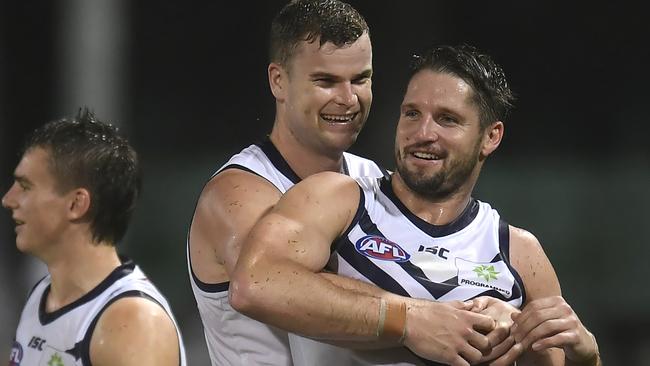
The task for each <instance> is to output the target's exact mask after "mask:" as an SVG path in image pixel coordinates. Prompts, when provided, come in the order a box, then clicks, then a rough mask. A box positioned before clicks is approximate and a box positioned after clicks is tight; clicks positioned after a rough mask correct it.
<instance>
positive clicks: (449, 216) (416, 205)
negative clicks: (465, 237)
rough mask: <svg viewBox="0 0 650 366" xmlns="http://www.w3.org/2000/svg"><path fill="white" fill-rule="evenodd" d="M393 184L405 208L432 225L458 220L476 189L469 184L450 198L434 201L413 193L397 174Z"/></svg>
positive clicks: (394, 175) (393, 178)
mask: <svg viewBox="0 0 650 366" xmlns="http://www.w3.org/2000/svg"><path fill="white" fill-rule="evenodd" d="M391 184H392V187H393V191H394V192H395V195H396V196H397V198H399V200H400V201H401V202H402V203H403V204H404V206H406V207H407V208H408V209H409V211H411V212H412V213H413V214H415V215H416V216H418V217H419V218H421V219H422V220H424V221H426V222H428V223H429V224H432V225H447V224H449V223H451V222H453V221H454V220H456V219H457V218H458V217H459V216H460V215H461V214H462V213H463V211H464V210H465V208H466V207H467V205H468V204H469V201H470V198H471V194H472V189H473V188H474V182H468V184H465V185H463V186H462V187H460V188H459V189H458V190H457V191H456V192H454V193H452V194H450V195H449V196H447V197H444V198H440V199H436V200H434V199H431V198H427V197H424V196H422V195H420V194H418V193H416V192H413V191H412V190H411V189H410V188H409V187H408V186H407V185H406V183H404V181H403V180H402V177H401V176H400V175H399V173H397V172H396V173H394V174H393V176H392V179H391Z"/></svg>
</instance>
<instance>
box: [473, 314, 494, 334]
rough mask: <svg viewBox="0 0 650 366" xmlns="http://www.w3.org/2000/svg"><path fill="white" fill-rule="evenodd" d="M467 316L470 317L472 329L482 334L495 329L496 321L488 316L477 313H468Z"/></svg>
mask: <svg viewBox="0 0 650 366" xmlns="http://www.w3.org/2000/svg"><path fill="white" fill-rule="evenodd" d="M468 315H469V316H470V321H471V322H472V324H473V328H474V329H475V330H478V331H480V332H481V333H483V334H487V333H489V332H491V331H492V330H493V329H494V328H495V327H496V321H495V320H494V319H492V317H490V316H487V315H483V314H478V313H468Z"/></svg>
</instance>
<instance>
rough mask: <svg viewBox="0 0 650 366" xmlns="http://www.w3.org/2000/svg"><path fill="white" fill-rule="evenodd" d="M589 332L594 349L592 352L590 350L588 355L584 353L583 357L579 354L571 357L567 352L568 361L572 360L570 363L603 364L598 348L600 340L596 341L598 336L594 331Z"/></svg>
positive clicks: (582, 364) (579, 365)
mask: <svg viewBox="0 0 650 366" xmlns="http://www.w3.org/2000/svg"><path fill="white" fill-rule="evenodd" d="M587 334H588V335H589V337H590V338H591V342H592V344H593V349H592V350H591V352H588V353H587V354H586V355H582V357H580V356H578V355H572V356H573V357H571V358H569V357H568V355H566V352H565V357H566V358H567V360H568V361H570V362H571V363H570V365H575V366H602V360H601V359H600V351H599V349H598V342H596V337H595V336H594V334H593V333H591V332H589V331H587Z"/></svg>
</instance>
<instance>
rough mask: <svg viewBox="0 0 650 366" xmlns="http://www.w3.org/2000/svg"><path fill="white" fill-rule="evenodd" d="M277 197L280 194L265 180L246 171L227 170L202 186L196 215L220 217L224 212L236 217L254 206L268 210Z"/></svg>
mask: <svg viewBox="0 0 650 366" xmlns="http://www.w3.org/2000/svg"><path fill="white" fill-rule="evenodd" d="M280 196H281V193H280V191H279V190H278V189H277V188H276V187H275V186H274V185H273V184H271V183H270V182H269V181H268V180H266V179H264V178H262V177H260V176H258V175H256V174H254V173H251V172H248V171H245V170H241V169H227V170H225V171H223V172H220V173H219V174H217V175H216V176H215V177H214V178H212V179H211V180H210V181H209V182H208V183H207V184H206V185H205V187H204V188H203V191H202V192H201V196H200V197H199V202H198V206H197V214H207V215H216V216H220V215H222V214H223V213H224V212H226V213H237V212H238V211H242V210H246V209H247V208H253V207H254V206H253V204H254V203H256V202H258V203H260V204H261V205H264V204H265V203H266V206H270V205H272V204H273V203H275V202H277V200H278V199H279V197H280ZM260 200H261V202H260Z"/></svg>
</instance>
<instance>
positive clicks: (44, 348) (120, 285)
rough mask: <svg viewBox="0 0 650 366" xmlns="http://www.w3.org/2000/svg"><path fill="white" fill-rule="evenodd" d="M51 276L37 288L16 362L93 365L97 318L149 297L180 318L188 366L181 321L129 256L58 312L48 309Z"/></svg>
mask: <svg viewBox="0 0 650 366" xmlns="http://www.w3.org/2000/svg"><path fill="white" fill-rule="evenodd" d="M50 281H51V278H50V276H49V275H48V276H46V277H44V278H43V279H42V280H41V281H39V282H38V283H37V284H36V286H34V288H33V289H32V292H31V294H30V295H29V298H28V299H27V303H26V304H25V307H24V308H23V312H22V315H21V317H20V322H19V323H18V330H17V331H16V338H15V340H14V345H13V348H12V350H11V354H10V359H9V365H11V366H73V365H76V366H82V365H83V366H89V365H91V362H90V341H91V337H92V335H93V331H94V330H95V326H96V325H97V321H98V320H99V318H100V316H101V315H102V314H103V312H104V310H106V309H107V308H108V306H109V305H111V304H112V303H113V302H114V301H116V300H118V299H121V298H124V297H144V298H147V299H150V300H151V301H153V302H155V303H157V304H158V305H160V306H161V307H162V308H163V309H164V310H165V312H167V314H168V315H169V317H170V318H171V319H172V321H173V322H174V326H175V327H176V333H177V334H178V343H179V345H180V350H179V351H180V352H179V353H180V359H179V360H178V364H179V365H180V366H185V365H186V359H185V348H184V346H183V339H182V337H181V333H180V331H179V328H178V325H177V324H176V320H175V319H174V317H173V314H172V311H171V308H170V307H169V304H168V303H167V300H166V299H165V297H164V296H163V295H162V294H161V293H160V292H159V291H158V289H156V287H155V286H154V285H153V284H152V283H151V282H150V281H149V280H148V279H147V277H146V276H145V274H144V273H143V272H142V271H141V270H140V268H139V267H137V266H136V265H135V264H134V263H133V262H132V261H131V260H123V263H122V265H120V266H119V267H117V268H116V269H115V270H113V272H111V274H110V275H109V276H108V277H106V279H104V280H103V281H102V282H101V283H100V284H99V285H97V286H96V287H95V288H94V289H92V290H91V291H90V292H88V293H87V294H85V295H83V296H82V297H81V298H79V299H78V300H76V301H74V302H73V303H71V304H68V305H66V306H64V307H62V308H61V309H58V310H56V311H54V312H51V313H47V312H45V302H46V299H47V295H48V293H49V292H50V283H51V282H50Z"/></svg>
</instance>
